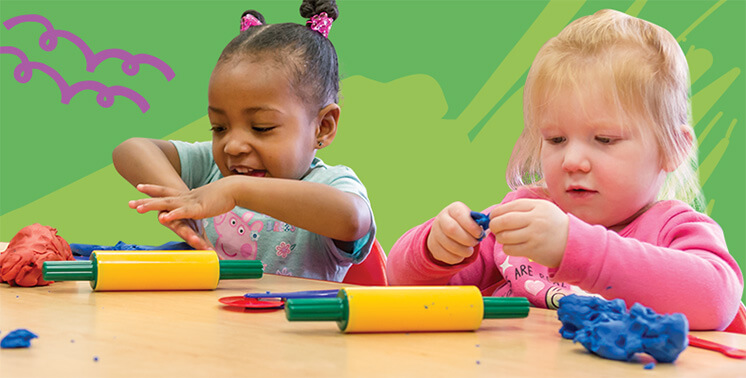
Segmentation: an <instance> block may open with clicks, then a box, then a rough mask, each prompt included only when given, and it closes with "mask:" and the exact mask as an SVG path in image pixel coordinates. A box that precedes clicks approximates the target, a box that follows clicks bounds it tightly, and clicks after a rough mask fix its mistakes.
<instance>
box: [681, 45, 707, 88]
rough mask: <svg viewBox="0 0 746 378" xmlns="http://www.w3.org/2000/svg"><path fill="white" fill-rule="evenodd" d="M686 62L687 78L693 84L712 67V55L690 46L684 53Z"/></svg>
mask: <svg viewBox="0 0 746 378" xmlns="http://www.w3.org/2000/svg"><path fill="white" fill-rule="evenodd" d="M686 61H687V62H688V63H689V76H690V77H691V83H692V84H694V82H695V81H697V79H699V78H700V77H701V76H702V74H704V73H705V72H707V70H709V69H710V67H712V53H711V52H710V51H709V50H706V49H696V48H694V46H690V47H689V50H687V52H686Z"/></svg>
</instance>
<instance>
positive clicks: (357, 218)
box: [130, 175, 372, 241]
mask: <svg viewBox="0 0 746 378" xmlns="http://www.w3.org/2000/svg"><path fill="white" fill-rule="evenodd" d="M138 190H140V191H141V192H143V193H145V194H147V195H150V196H151V197H160V198H145V199H140V200H136V201H131V202H130V207H132V208H134V209H137V211H138V212H141V213H143V212H147V211H154V210H157V211H163V213H162V214H161V215H160V216H159V219H160V220H161V222H168V221H173V220H176V219H203V218H208V217H212V216H216V215H220V214H223V213H226V212H228V211H230V210H231V209H233V208H234V207H235V206H240V207H243V208H246V209H251V210H253V211H256V212H259V213H262V214H266V215H268V216H271V217H273V218H275V219H279V220H281V221H283V222H286V223H289V224H292V225H294V226H296V227H300V228H303V229H305V230H308V231H310V232H313V233H317V234H319V235H323V236H326V237H329V238H331V239H335V240H340V241H355V240H357V239H359V238H361V237H363V236H364V235H365V234H366V233H368V232H369V231H370V227H371V222H372V219H371V214H370V211H369V210H368V206H367V203H366V202H365V200H364V199H362V198H360V197H359V196H357V195H355V194H352V193H346V192H343V191H341V190H339V189H336V188H333V187H331V186H329V185H324V184H319V183H313V182H304V181H299V180H289V179H277V178H257V177H250V176H239V175H235V176H229V177H225V178H222V179H220V180H218V181H215V182H213V183H210V184H208V185H205V186H203V187H199V188H196V189H193V190H191V191H189V192H186V193H179V192H178V191H175V190H173V189H169V188H167V187H164V186H157V185H139V186H138Z"/></svg>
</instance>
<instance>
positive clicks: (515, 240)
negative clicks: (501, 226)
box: [495, 228, 533, 246]
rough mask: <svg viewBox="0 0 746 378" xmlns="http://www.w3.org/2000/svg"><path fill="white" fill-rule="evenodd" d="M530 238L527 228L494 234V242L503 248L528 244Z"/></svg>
mask: <svg viewBox="0 0 746 378" xmlns="http://www.w3.org/2000/svg"><path fill="white" fill-rule="evenodd" d="M532 236H533V235H532V232H531V231H530V230H529V229H528V228H519V229H517V230H506V231H500V232H497V233H495V241H497V242H498V243H500V244H502V245H503V246H505V245H517V244H523V243H526V242H528V241H529V240H531V237H532Z"/></svg>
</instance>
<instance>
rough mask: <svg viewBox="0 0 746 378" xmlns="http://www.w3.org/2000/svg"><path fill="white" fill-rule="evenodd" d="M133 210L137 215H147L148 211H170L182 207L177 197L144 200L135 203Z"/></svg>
mask: <svg viewBox="0 0 746 378" xmlns="http://www.w3.org/2000/svg"><path fill="white" fill-rule="evenodd" d="M135 205H136V206H135V210H137V212H138V213H147V212H148V211H171V210H174V209H177V208H179V207H181V206H182V201H180V200H179V198H178V197H165V198H144V199H141V200H136V201H135Z"/></svg>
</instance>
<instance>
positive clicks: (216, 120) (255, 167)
mask: <svg viewBox="0 0 746 378" xmlns="http://www.w3.org/2000/svg"><path fill="white" fill-rule="evenodd" d="M208 103H209V106H208V116H209V118H210V124H211V125H212V154H213V158H214V159H215V163H216V164H217V165H218V168H219V169H220V172H221V173H222V174H223V176H224V177H227V176H230V175H248V176H255V177H276V178H288V179H300V178H302V177H303V176H304V175H305V174H306V172H307V171H308V169H309V168H310V165H311V161H312V160H313V157H314V155H315V151H316V143H317V141H316V129H317V128H316V127H314V124H315V121H316V120H315V118H314V117H312V116H311V115H310V114H309V112H308V111H307V109H306V107H305V104H304V103H303V102H302V101H301V100H300V99H299V98H298V97H297V96H296V95H295V94H294V93H293V91H292V88H291V86H290V84H289V82H288V80H287V78H286V75H285V74H284V72H283V71H282V69H278V68H273V67H272V66H271V65H270V64H268V63H266V62H263V61H260V62H249V61H247V60H242V61H241V62H240V63H238V64H237V63H236V62H232V61H229V62H225V63H221V64H219V65H218V66H217V67H215V70H214V71H213V73H212V77H211V78H210V85H209V89H208Z"/></svg>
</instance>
